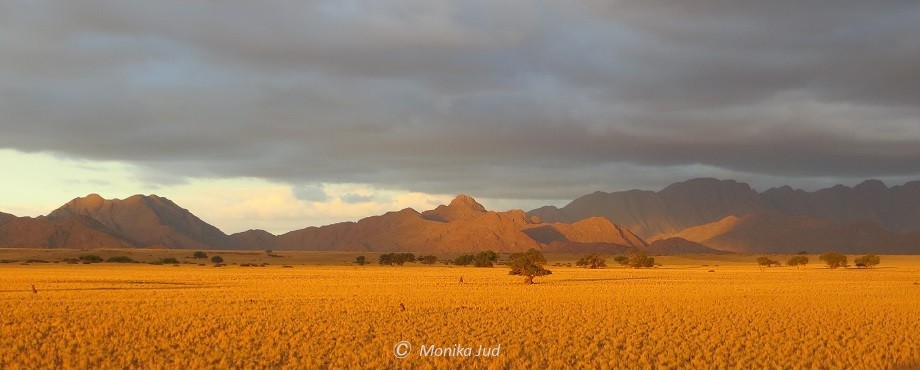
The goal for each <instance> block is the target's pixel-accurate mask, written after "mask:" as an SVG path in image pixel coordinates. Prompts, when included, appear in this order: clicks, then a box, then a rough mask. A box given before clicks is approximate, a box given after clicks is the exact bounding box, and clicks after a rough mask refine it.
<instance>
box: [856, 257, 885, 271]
mask: <svg viewBox="0 0 920 370" xmlns="http://www.w3.org/2000/svg"><path fill="white" fill-rule="evenodd" d="M881 261H882V259H881V258H880V257H879V256H877V255H874V254H867V255H865V256H862V257H858V258H856V259H855V260H853V263H854V264H856V267H861V268H869V267H873V266H876V265H878V264H879V263H881Z"/></svg>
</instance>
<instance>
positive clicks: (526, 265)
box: [508, 248, 553, 284]
mask: <svg viewBox="0 0 920 370" xmlns="http://www.w3.org/2000/svg"><path fill="white" fill-rule="evenodd" d="M545 264H546V257H543V253H540V251H538V250H536V249H532V248H531V249H529V250H527V252H523V253H515V254H512V255H511V262H510V263H508V266H509V267H511V271H508V275H520V276H523V277H524V283H526V284H533V278H534V277H537V276H546V275H550V274H552V273H553V272H552V271H550V270H547V269H545V268H543V265H545Z"/></svg>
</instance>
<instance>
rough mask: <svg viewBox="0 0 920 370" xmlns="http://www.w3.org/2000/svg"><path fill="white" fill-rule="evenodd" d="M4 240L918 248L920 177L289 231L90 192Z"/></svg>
mask: <svg viewBox="0 0 920 370" xmlns="http://www.w3.org/2000/svg"><path fill="white" fill-rule="evenodd" d="M647 240H648V241H647ZM649 241H651V243H649ZM0 247H21V248H28V247H35V248H124V247H169V248H189V249H191V248H194V249H255V250H267V249H272V250H319V251H327V250H328V251H368V252H414V253H467V252H476V251H480V250H493V251H496V252H504V253H507V252H519V251H524V250H527V249H530V248H534V249H538V250H544V251H549V252H568V253H588V252H602V253H618V254H619V253H626V252H628V251H631V250H637V249H639V250H644V251H647V252H649V253H652V254H685V253H692V254H701V253H723V252H724V251H730V252H736V253H791V252H798V251H800V250H808V251H814V252H821V251H824V250H830V249H835V250H838V251H841V252H848V253H863V252H874V253H912V254H916V253H920V182H912V183H908V184H905V185H902V186H895V187H890V188H889V187H887V186H885V184H883V183H881V182H880V181H874V180H870V181H866V182H864V183H862V184H860V185H858V186H855V187H853V188H849V187H845V186H835V187H832V188H829V189H823V190H819V191H815V192H805V191H802V190H793V189H792V188H789V187H781V188H774V189H770V190H767V191H765V192H763V193H757V192H756V191H754V190H753V189H752V188H751V187H750V186H748V185H747V184H744V183H739V182H736V181H732V180H715V179H694V180H688V181H685V182H680V183H676V184H673V185H671V186H668V187H666V188H664V189H662V190H661V191H658V192H652V191H641V190H630V191H624V192H616V193H603V192H596V193H593V194H589V195H586V196H584V197H581V198H578V199H576V200H574V201H572V202H571V203H570V204H568V205H566V206H565V207H562V208H556V207H542V208H538V209H536V210H533V211H531V212H529V213H525V212H524V211H521V210H510V211H504V212H496V211H489V210H487V209H486V208H485V207H483V206H482V205H481V204H479V203H478V202H476V200H475V199H473V198H472V197H470V196H467V195H459V196H457V197H456V198H455V199H453V200H452V201H451V202H450V203H449V204H447V205H441V206H438V207H436V208H435V209H433V210H427V211H423V212H418V211H416V210H414V209H411V208H406V209H403V210H400V211H395V212H388V213H385V214H382V215H377V216H371V217H367V218H364V219H361V220H358V221H356V222H342V223H337V224H332V225H326V226H319V227H307V228H304V229H300V230H294V231H291V232H287V233H284V234H281V235H274V234H272V233H269V232H267V231H264V230H248V231H244V232H240V233H236V234H233V235H230V236H228V235H226V234H224V233H223V232H221V231H220V230H219V229H217V228H216V227H214V226H211V225H210V224H208V223H207V222H205V221H202V220H201V219H199V218H198V217H196V216H195V215H193V214H192V213H191V212H189V211H188V210H186V209H184V208H182V207H180V206H179V205H177V204H175V203H173V202H172V201H170V200H169V199H166V198H163V197H159V196H156V195H149V196H145V195H135V196H131V197H129V198H127V199H124V200H119V199H112V200H106V199H103V198H102V197H101V196H99V195H97V194H90V195H88V196H86V197H83V198H76V199H74V200H72V201H70V202H68V203H67V204H65V205H63V206H61V207H60V208H58V209H56V210H54V211H53V212H51V213H50V214H48V215H47V216H44V217H38V218H30V217H16V216H14V215H11V214H6V213H0Z"/></svg>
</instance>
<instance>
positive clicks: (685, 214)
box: [529, 179, 769, 238]
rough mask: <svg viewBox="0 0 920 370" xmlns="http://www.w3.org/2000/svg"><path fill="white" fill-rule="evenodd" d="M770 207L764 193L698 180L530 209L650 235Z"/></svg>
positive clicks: (548, 217)
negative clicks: (595, 219)
mask: <svg viewBox="0 0 920 370" xmlns="http://www.w3.org/2000/svg"><path fill="white" fill-rule="evenodd" d="M766 209H769V205H767V204H766V202H764V200H763V199H762V198H761V196H760V194H758V193H757V192H756V191H754V189H751V187H750V186H748V185H747V184H743V183H739V182H736V181H733V180H725V181H719V180H716V179H693V180H689V181H685V182H679V183H676V184H673V185H671V186H668V187H666V188H664V189H663V190H661V191H659V192H653V191H644V190H629V191H622V192H615V193H604V192H596V193H593V194H589V195H585V196H583V197H580V198H578V199H575V200H574V201H572V202H571V203H569V204H568V205H566V206H565V207H563V208H556V207H553V206H547V207H542V208H538V209H535V210H533V211H530V212H529V214H531V215H534V216H538V217H540V218H541V219H543V220H544V221H547V222H567V223H572V222H577V221H580V220H583V219H586V218H590V217H598V216H599V217H604V218H606V219H608V220H610V221H611V222H613V223H616V224H619V225H622V226H623V227H625V228H627V229H629V230H632V231H634V232H635V233H636V234H637V235H639V236H641V237H643V238H648V237H651V236H654V235H658V234H666V233H675V232H678V231H680V230H683V229H685V228H687V227H691V226H696V225H702V224H706V223H709V222H713V221H716V220H719V219H722V218H723V217H725V216H728V215H743V214H747V213H751V212H758V211H763V210H766Z"/></svg>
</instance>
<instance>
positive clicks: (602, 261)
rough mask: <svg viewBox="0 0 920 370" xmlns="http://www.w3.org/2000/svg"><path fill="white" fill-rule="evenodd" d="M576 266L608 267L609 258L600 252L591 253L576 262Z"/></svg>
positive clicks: (590, 267)
mask: <svg viewBox="0 0 920 370" xmlns="http://www.w3.org/2000/svg"><path fill="white" fill-rule="evenodd" d="M575 266H581V267H584V268H589V269H596V268H601V267H607V258H606V257H604V255H603V254H600V253H591V254H588V255H586V256H584V257H582V258H581V259H579V260H578V262H575Z"/></svg>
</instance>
